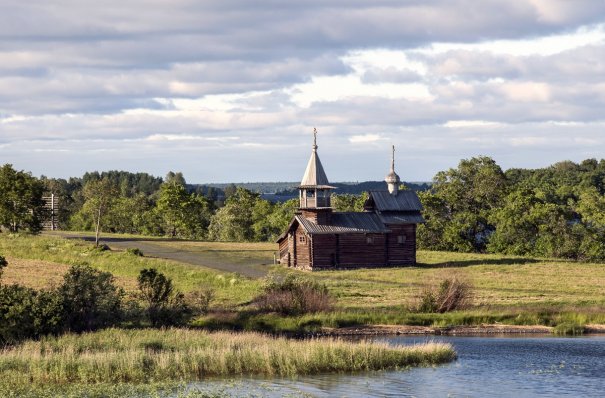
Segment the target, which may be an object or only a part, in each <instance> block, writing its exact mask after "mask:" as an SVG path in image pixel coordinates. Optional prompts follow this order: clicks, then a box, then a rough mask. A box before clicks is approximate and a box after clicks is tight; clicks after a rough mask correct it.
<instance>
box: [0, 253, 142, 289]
mask: <svg viewBox="0 0 605 398" xmlns="http://www.w3.org/2000/svg"><path fill="white" fill-rule="evenodd" d="M7 261H8V266H7V267H6V268H4V272H3V273H2V283H3V284H5V285H12V284H19V285H22V286H26V287H31V288H33V289H36V290H40V289H49V288H52V287H54V286H58V285H60V284H61V282H63V275H65V273H66V272H67V271H68V270H69V268H70V267H71V265H67V264H60V263H55V262H52V261H43V260H27V259H21V258H14V257H7ZM115 281H116V285H118V286H120V287H122V288H124V290H126V291H136V290H137V289H138V288H137V280H136V278H134V277H124V276H116V277H115Z"/></svg>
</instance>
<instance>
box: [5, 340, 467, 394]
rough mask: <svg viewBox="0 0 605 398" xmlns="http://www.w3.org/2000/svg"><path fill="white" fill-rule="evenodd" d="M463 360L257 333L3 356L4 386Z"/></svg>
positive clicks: (446, 348)
mask: <svg viewBox="0 0 605 398" xmlns="http://www.w3.org/2000/svg"><path fill="white" fill-rule="evenodd" d="M455 358H456V354H455V352H454V350H453V348H452V347H451V346H450V345H449V344H441V343H429V344H423V345H416V346H389V345H387V344H386V343H373V342H361V343H354V342H347V341H343V340H339V339H312V340H289V339H285V338H272V337H268V336H266V335H262V334H258V333H228V332H220V333H208V332H202V331H195V330H188V329H166V330H151V329H149V330H120V329H107V330H104V331H101V332H95V333H86V334H81V335H73V334H72V335H64V336H62V337H47V338H43V339H42V340H40V341H29V342H26V343H23V344H22V345H19V346H17V347H13V348H7V349H4V350H3V351H1V352H0V380H11V382H12V383H14V384H15V385H27V384H32V385H44V384H52V385H63V384H66V383H78V384H97V383H148V382H162V381H172V382H174V381H191V380H200V379H203V378H205V377H209V376H236V375H252V374H255V375H265V376H294V375H299V374H313V373H323V372H350V371H367V370H380V369H396V368H405V367H409V366H429V365H436V364H440V363H445V362H449V361H452V360H454V359H455Z"/></svg>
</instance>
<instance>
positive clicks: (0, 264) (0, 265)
mask: <svg viewBox="0 0 605 398" xmlns="http://www.w3.org/2000/svg"><path fill="white" fill-rule="evenodd" d="M7 265H8V261H6V259H5V258H4V257H2V256H0V278H1V277H2V269H3V268H4V267H6V266H7Z"/></svg>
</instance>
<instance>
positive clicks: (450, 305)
mask: <svg viewBox="0 0 605 398" xmlns="http://www.w3.org/2000/svg"><path fill="white" fill-rule="evenodd" d="M471 298H472V286H471V285H470V284H469V283H468V282H463V281H460V280H459V279H457V278H448V279H445V280H443V281H442V282H441V283H440V284H439V288H438V289H434V288H429V289H426V290H424V291H423V292H422V293H421V295H420V303H419V304H418V308H417V311H418V312H429V313H435V312H437V313H441V314H442V313H444V312H450V311H455V310H461V309H464V308H467V307H468V305H469V304H470V301H471Z"/></svg>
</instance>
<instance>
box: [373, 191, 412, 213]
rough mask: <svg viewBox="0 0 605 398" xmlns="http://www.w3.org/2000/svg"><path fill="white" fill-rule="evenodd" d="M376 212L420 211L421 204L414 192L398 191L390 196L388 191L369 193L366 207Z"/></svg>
mask: <svg viewBox="0 0 605 398" xmlns="http://www.w3.org/2000/svg"><path fill="white" fill-rule="evenodd" d="M368 205H369V206H372V207H375V208H376V210H378V211H421V210H422V204H421V203H420V199H418V195H417V194H416V192H414V191H399V192H397V195H391V194H390V193H389V192H388V191H370V193H369V197H368V200H367V201H366V206H368Z"/></svg>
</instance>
